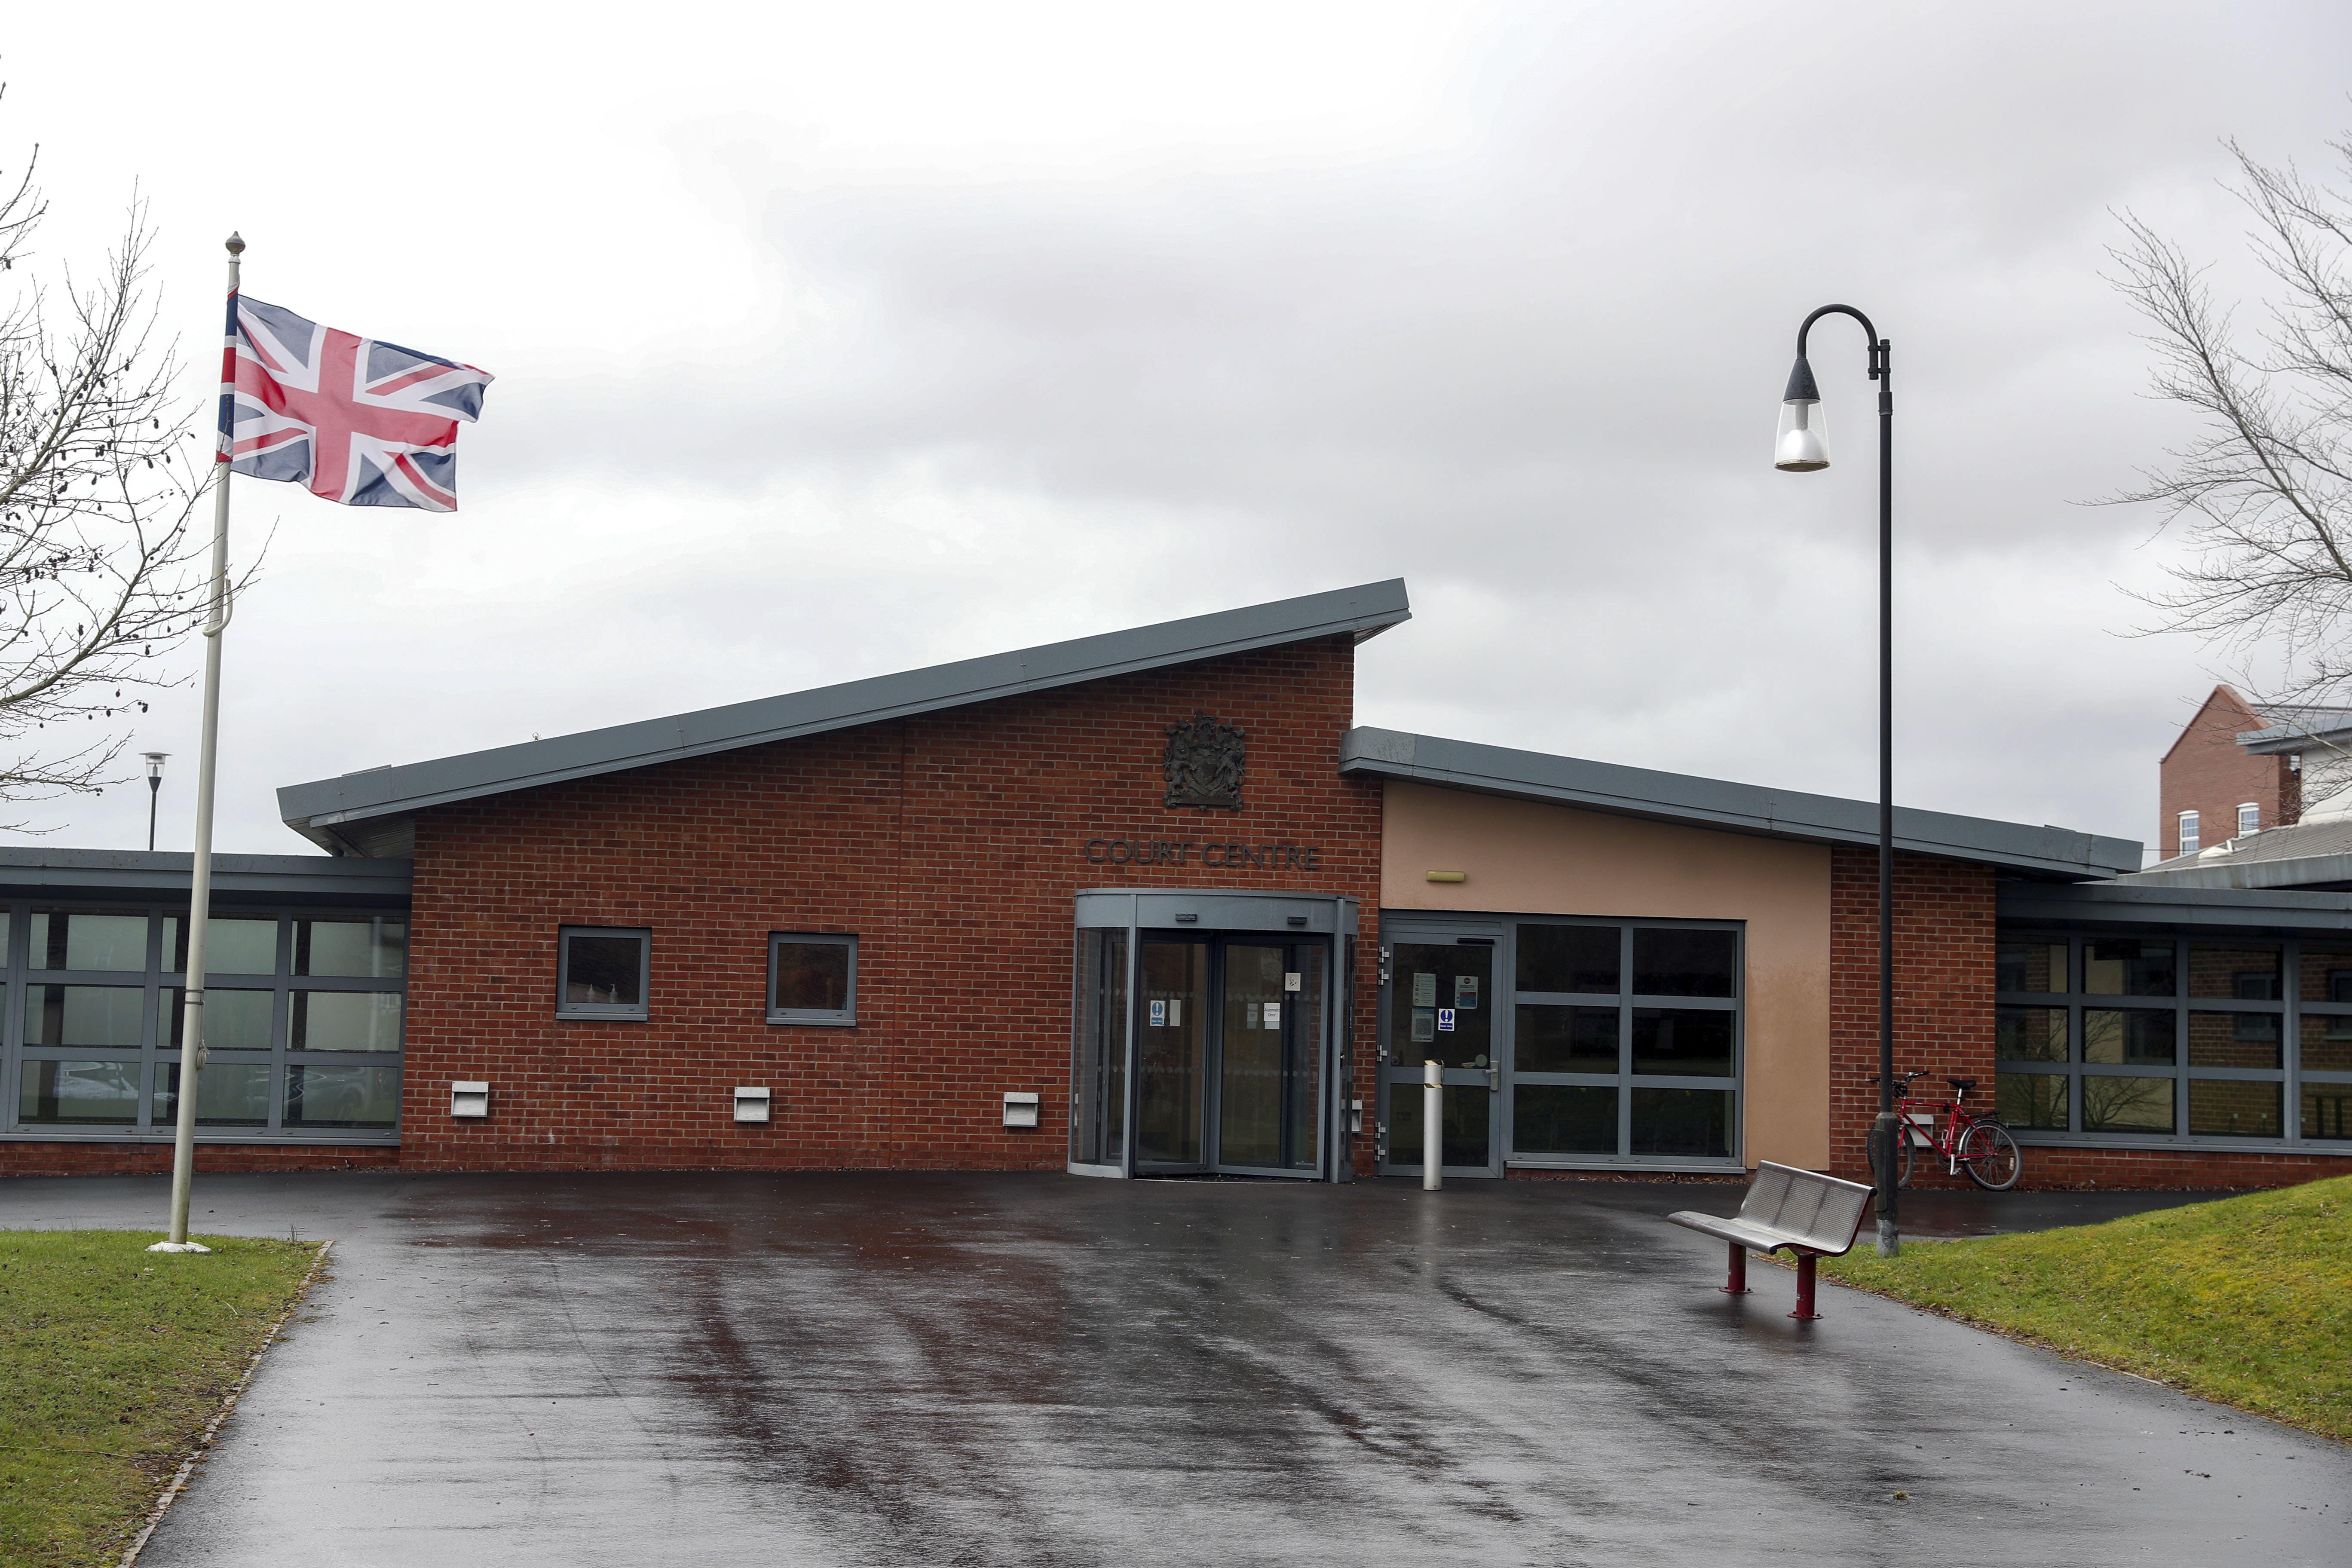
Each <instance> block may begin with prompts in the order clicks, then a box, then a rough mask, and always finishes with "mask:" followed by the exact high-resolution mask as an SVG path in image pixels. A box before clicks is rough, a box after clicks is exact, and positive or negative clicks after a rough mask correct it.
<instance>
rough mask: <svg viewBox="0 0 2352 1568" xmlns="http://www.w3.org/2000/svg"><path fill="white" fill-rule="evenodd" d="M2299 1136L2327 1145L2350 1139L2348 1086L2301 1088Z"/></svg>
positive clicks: (2350, 1088) (2351, 1109)
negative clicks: (2301, 1117)
mask: <svg viewBox="0 0 2352 1568" xmlns="http://www.w3.org/2000/svg"><path fill="white" fill-rule="evenodd" d="M2303 1135H2304V1136H2305V1138H2312V1139H2323V1138H2324V1139H2326V1140H2328V1141H2330V1142H2336V1141H2339V1140H2344V1139H2352V1083H2307V1084H2305V1085H2304V1086H2303Z"/></svg>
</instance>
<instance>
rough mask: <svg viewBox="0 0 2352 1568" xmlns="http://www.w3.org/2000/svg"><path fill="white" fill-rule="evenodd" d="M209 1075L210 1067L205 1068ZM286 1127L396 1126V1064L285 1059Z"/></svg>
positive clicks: (397, 1082) (398, 1081) (378, 1127)
mask: <svg viewBox="0 0 2352 1568" xmlns="http://www.w3.org/2000/svg"><path fill="white" fill-rule="evenodd" d="M211 1074H212V1069H211V1068H205V1076H206V1077H210V1076H211ZM283 1125H285V1126H288V1127H351V1128H359V1129H364V1130H369V1131H378V1130H389V1129H392V1128H394V1127H397V1126H399V1125H400V1069H399V1068H396V1067H389V1066H379V1065H374V1064H365V1065H362V1064H354V1065H352V1066H349V1067H346V1066H343V1065H341V1064H340V1063H339V1064H337V1065H335V1066H332V1067H329V1066H323V1065H321V1064H320V1063H318V1062H291V1063H289V1064H288V1065H287V1068H286V1120H285V1121H284V1123H283Z"/></svg>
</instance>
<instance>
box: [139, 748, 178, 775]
mask: <svg viewBox="0 0 2352 1568" xmlns="http://www.w3.org/2000/svg"><path fill="white" fill-rule="evenodd" d="M139 754H140V755H141V756H142V757H145V758H146V759H147V778H148V781H149V782H150V783H152V782H154V781H155V780H157V779H160V778H162V777H163V759H164V758H165V757H168V756H170V755H171V754H172V753H171V752H140V753H139Z"/></svg>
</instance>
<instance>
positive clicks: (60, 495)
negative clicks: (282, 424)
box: [0, 162, 214, 801]
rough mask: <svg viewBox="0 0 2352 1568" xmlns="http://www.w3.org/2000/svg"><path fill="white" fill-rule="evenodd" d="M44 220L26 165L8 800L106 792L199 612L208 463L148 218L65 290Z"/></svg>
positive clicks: (8, 516)
mask: <svg viewBox="0 0 2352 1568" xmlns="http://www.w3.org/2000/svg"><path fill="white" fill-rule="evenodd" d="M5 190H8V187H7V186H6V185H5V183H0V191H5ZM46 211H47V206H46V204H45V203H44V201H43V199H42V197H41V194H40V191H39V190H38V188H37V186H36V185H35V184H34V183H33V168H32V164H31V163H30V162H28V163H26V168H25V170H24V172H23V173H22V174H20V175H19V177H18V179H17V182H16V186H15V187H14V189H13V192H11V193H10V194H9V195H6V197H5V202H0V272H5V274H7V275H8V276H7V279H6V281H7V282H8V283H11V284H13V285H14V289H13V292H10V293H7V294H5V296H0V800H15V801H24V800H34V799H40V798H45V797H49V796H54V795H60V794H73V793H92V792H95V791H96V790H98V789H100V788H101V787H103V785H104V784H107V783H108V782H110V781H109V778H108V773H109V770H110V767H111V766H112V764H113V763H114V762H115V760H116V758H117V757H118V756H119V755H120V753H121V750H122V748H123V746H124V745H125V744H126V743H127V742H128V739H129V737H128V735H127V734H126V733H124V730H123V725H122V723H121V722H120V721H125V720H127V719H128V718H130V717H132V716H135V714H137V713H140V712H144V711H145V710H146V709H147V703H146V701H145V700H143V698H142V696H141V695H140V693H142V692H143V691H145V690H148V689H152V688H156V687H161V686H169V685H173V684H177V678H174V677H173V676H171V675H170V674H168V673H166V672H167V670H168V668H169V665H170V662H171V661H169V660H167V659H165V658H163V657H161V656H162V655H163V653H165V652H166V651H167V650H168V649H169V648H170V647H172V646H173V644H175V643H177V642H179V641H181V640H182V639H184V638H185V637H187V636H188V634H189V633H190V632H191V631H192V630H194V626H195V624H196V620H197V617H198V616H199V615H200V614H201V613H202V612H203V610H204V609H205V582H206V579H205V570H204V567H205V563H204V562H203V561H202V559H201V557H202V555H203V553H204V550H203V542H202V541H201V539H197V540H195V541H194V542H192V538H191V531H190V527H189V524H190V521H191V519H192V517H193V516H194V511H195V508H196V503H197V500H198V498H199V497H200V496H201V495H202V494H203V493H204V492H205V489H207V487H208V485H209V484H210V483H211V481H212V479H213V467H214V465H213V462H212V456H213V454H212V452H211V450H210V449H209V446H208V445H205V446H200V445H199V444H198V442H197V440H196V428H197V427H196V420H197V417H198V416H199V414H200V413H201V410H202V405H201V404H194V403H191V402H188V401H185V400H179V399H176V398H175V395H174V387H173V382H174V378H175V377H176V376H177V374H179V366H178V364H177V363H175V361H174V359H173V353H172V349H171V346H170V344H169V343H165V342H157V341H156V339H155V314H154V310H153V307H152V304H151V303H150V301H149V300H148V298H147V290H146V262H147V250H148V246H149V244H150V240H151V235H150V231H149V229H148V227H147V224H146V216H145V212H144V209H143V207H142V206H141V205H139V204H138V203H137V201H136V200H135V198H134V201H133V204H132V205H131V212H130V216H129V218H128V220H127V222H126V224H125V226H124V230H123V236H122V238H121V242H120V243H119V244H118V245H117V246H116V247H115V248H114V250H113V251H112V252H111V253H110V255H109V256H108V257H107V258H106V261H105V264H104V265H103V267H101V268H98V269H97V270H96V272H95V275H94V276H92V277H89V279H88V280H86V281H77V279H76V277H75V275H74V273H73V271H72V270H71V269H70V268H59V269H58V276H57V280H56V283H55V285H54V286H52V285H50V284H49V283H48V282H47V281H46V280H45V279H42V278H41V277H40V276H39V275H38V274H37V272H35V271H33V270H32V269H30V268H26V266H25V265H24V264H25V263H26V261H28V260H30V259H31V258H32V257H33V251H32V248H31V242H32V240H33V237H34V236H35V234H36V232H37V230H38V228H39V226H40V223H41V219H42V216H43V215H44V214H45V212H46ZM93 725H95V726H99V728H98V729H97V730H96V731H92V729H91V728H90V727H91V726H93Z"/></svg>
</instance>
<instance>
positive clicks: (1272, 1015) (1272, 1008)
mask: <svg viewBox="0 0 2352 1568" xmlns="http://www.w3.org/2000/svg"><path fill="white" fill-rule="evenodd" d="M1265 1026H1266V1027H1267V1028H1269V1029H1279V1028H1280V1027H1282V1004H1281V1003H1279V1002H1269V1003H1267V1004H1266V1005H1265Z"/></svg>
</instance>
